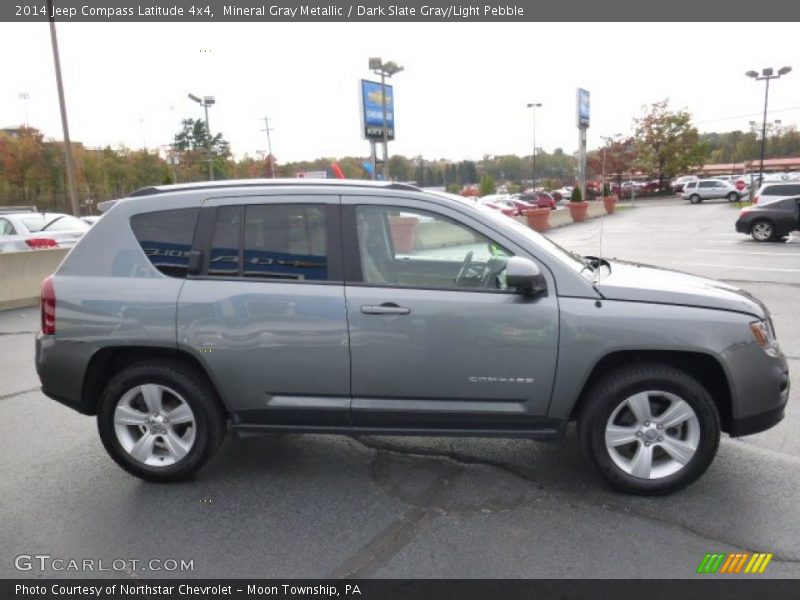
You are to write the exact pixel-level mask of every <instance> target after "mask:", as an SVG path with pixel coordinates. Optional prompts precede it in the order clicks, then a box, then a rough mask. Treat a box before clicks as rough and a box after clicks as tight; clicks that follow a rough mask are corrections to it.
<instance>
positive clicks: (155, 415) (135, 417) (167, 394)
mask: <svg viewBox="0 0 800 600" xmlns="http://www.w3.org/2000/svg"><path fill="white" fill-rule="evenodd" d="M114 430H115V432H116V435H117V440H118V441H119V443H120V445H121V446H122V448H123V449H124V450H125V452H127V453H128V454H129V455H130V456H131V457H132V458H133V459H134V460H136V461H138V462H140V463H142V464H144V465H147V466H151V467H167V466H170V465H174V464H175V463H177V462H179V461H180V460H181V459H183V458H184V457H185V456H186V455H187V454H189V452H190V451H191V449H192V447H193V446H194V440H195V434H196V432H197V424H196V421H195V415H194V413H193V412H192V409H191V407H190V406H189V404H188V403H187V402H186V400H184V398H183V397H182V396H181V395H180V394H178V393H177V392H176V391H175V390H172V389H170V388H168V387H166V386H163V385H160V384H157V383H146V384H142V385H138V386H136V387H134V388H132V389H130V390H128V391H127V392H125V394H123V396H122V397H121V398H120V400H119V402H118V403H117V406H116V408H115V410H114Z"/></svg>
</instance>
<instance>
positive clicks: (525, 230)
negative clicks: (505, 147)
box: [429, 192, 594, 281]
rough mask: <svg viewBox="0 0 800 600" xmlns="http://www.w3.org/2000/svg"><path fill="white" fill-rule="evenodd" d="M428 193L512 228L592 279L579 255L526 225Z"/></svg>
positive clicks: (473, 204) (444, 194)
mask: <svg viewBox="0 0 800 600" xmlns="http://www.w3.org/2000/svg"><path fill="white" fill-rule="evenodd" d="M429 193H431V194H433V195H434V196H441V197H444V198H448V199H450V200H456V201H458V202H460V203H461V204H466V205H468V206H471V207H473V208H475V209H476V210H479V211H480V212H481V214H482V215H485V216H486V217H488V218H489V219H491V220H492V221H494V222H496V223H498V224H500V225H503V226H505V227H511V228H513V229H514V230H515V231H516V232H517V233H519V234H521V235H523V236H525V238H526V239H528V240H530V241H531V242H533V243H534V244H536V245H537V246H538V247H540V248H542V249H543V250H544V251H545V252H547V253H548V254H549V255H550V256H552V257H553V258H555V259H556V260H558V261H559V262H561V263H563V264H565V265H567V266H568V267H569V268H571V269H573V270H575V271H576V272H578V273H581V275H584V277H586V279H589V280H590V281H591V280H593V279H594V268H593V267H592V265H591V264H589V261H587V260H585V259H583V258H582V257H581V256H580V255H579V254H576V253H575V252H571V251H569V250H566V249H565V248H562V247H561V246H559V245H558V244H556V243H555V242H554V241H552V240H550V239H548V238H547V237H545V236H543V235H542V234H541V233H538V232H536V231H534V230H533V229H531V228H530V227H528V226H527V225H523V224H522V223H520V222H519V221H517V220H516V219H514V218H512V217H507V216H505V215H504V214H502V213H501V212H499V211H497V210H492V209H491V208H489V207H487V206H483V205H481V204H480V203H478V202H475V201H474V200H471V199H470V198H464V197H463V196H458V195H456V194H450V193H447V192H429Z"/></svg>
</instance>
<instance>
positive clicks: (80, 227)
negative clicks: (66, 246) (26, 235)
mask: <svg viewBox="0 0 800 600" xmlns="http://www.w3.org/2000/svg"><path fill="white" fill-rule="evenodd" d="M18 218H19V220H20V221H21V222H22V224H23V225H24V226H25V228H26V229H27V230H28V231H29V232H30V233H36V232H37V231H86V230H87V229H89V225H88V224H87V223H84V222H83V221H81V220H80V219H78V218H76V217H73V216H71V215H59V214H57V213H36V214H31V215H25V216H24V217H18Z"/></svg>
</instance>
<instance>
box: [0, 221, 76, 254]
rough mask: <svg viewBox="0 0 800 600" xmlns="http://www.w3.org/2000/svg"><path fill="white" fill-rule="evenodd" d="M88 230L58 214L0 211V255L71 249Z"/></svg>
mask: <svg viewBox="0 0 800 600" xmlns="http://www.w3.org/2000/svg"><path fill="white" fill-rule="evenodd" d="M89 227H90V226H89V224H88V223H84V222H83V221H81V220H80V219H79V218H77V217H73V216H72V215H65V214H61V213H41V212H33V211H30V212H0V252H21V251H24V250H44V249H48V248H71V247H72V246H74V245H75V244H76V243H77V242H78V240H79V239H80V238H81V236H82V235H83V234H84V233H86V231H87V230H88V229H89Z"/></svg>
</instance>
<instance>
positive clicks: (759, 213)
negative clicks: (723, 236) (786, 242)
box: [736, 196, 800, 242]
mask: <svg viewBox="0 0 800 600" xmlns="http://www.w3.org/2000/svg"><path fill="white" fill-rule="evenodd" d="M797 229H800V196H795V197H792V198H780V199H778V200H772V201H770V202H763V203H759V204H753V205H752V206H745V207H744V208H743V209H742V210H741V212H740V213H739V219H738V220H737V221H736V231H738V232H739V233H746V234H749V235H751V236H752V237H753V239H754V240H755V241H757V242H779V241H781V240H782V239H783V238H785V237H786V236H787V235H789V233H791V232H792V231H795V230H797Z"/></svg>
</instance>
